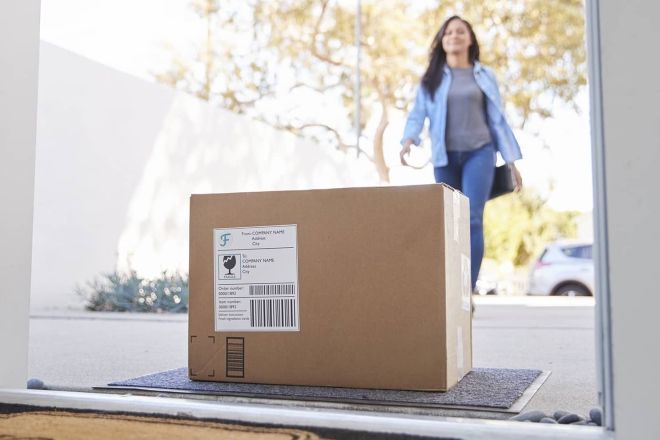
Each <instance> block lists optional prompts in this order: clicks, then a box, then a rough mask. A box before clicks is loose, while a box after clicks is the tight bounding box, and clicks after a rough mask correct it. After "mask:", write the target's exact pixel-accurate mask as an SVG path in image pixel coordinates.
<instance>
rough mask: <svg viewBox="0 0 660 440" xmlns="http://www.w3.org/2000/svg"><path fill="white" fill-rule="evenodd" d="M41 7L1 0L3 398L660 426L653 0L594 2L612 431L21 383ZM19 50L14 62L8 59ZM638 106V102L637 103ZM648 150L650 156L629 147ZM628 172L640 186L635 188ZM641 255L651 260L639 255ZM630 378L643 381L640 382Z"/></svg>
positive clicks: (451, 427)
mask: <svg viewBox="0 0 660 440" xmlns="http://www.w3.org/2000/svg"><path fill="white" fill-rule="evenodd" d="M619 8H621V9H619ZM39 11H40V1H39V0H22V1H12V0H0V67H4V68H3V69H0V96H2V98H3V99H0V142H2V144H0V167H1V170H2V173H0V203H1V204H2V206H3V209H4V208H5V207H7V206H10V207H11V208H12V211H11V213H12V215H9V216H8V215H5V216H2V219H1V220H0V240H1V241H2V243H3V245H4V246H3V248H4V250H5V252H4V253H3V254H0V279H2V280H3V281H4V282H5V286H3V287H7V286H8V284H7V283H9V286H11V288H3V290H2V292H1V295H2V299H3V301H2V307H0V330H1V332H0V348H1V349H2V352H3V362H0V388H2V389H0V402H3V403H13V404H28V405H46V406H59V407H63V408H90V409H113V410H124V411H134V412H140V411H142V412H152V413H163V414H176V413H179V412H181V411H183V412H187V413H190V414H193V415H197V416H200V417H201V416H207V417H208V416H214V417H219V418H227V419H233V420H252V421H262V422H267V421H269V420H292V421H293V420H299V421H300V422H301V423H303V424H307V426H316V425H320V426H334V427H345V428H351V427H353V428H356V427H362V428H364V427H365V426H364V423H368V424H370V425H372V426H376V428H374V429H376V430H388V429H389V430H392V431H393V432H403V431H406V432H409V433H419V434H422V433H427V434H428V433H429V432H434V433H438V432H440V431H438V429H440V430H442V432H443V434H446V435H450V434H455V435H461V436H463V437H464V438H466V439H467V438H483V437H482V436H485V435H487V436H488V437H489V438H526V436H527V437H529V436H530V435H531V434H532V433H533V435H534V437H535V438H555V437H556V436H557V435H560V436H561V438H594V439H595V438H612V432H613V431H612V430H614V433H615V434H616V437H617V438H622V439H625V438H653V437H652V436H655V435H656V434H657V433H658V432H660V420H659V418H657V417H655V416H654V415H655V413H657V412H658V411H659V410H660V403H658V402H659V400H658V399H657V398H656V395H657V394H653V393H644V390H647V389H649V388H650V389H652V390H653V391H654V392H655V391H659V390H658V389H657V388H658V385H657V384H656V383H657V382H658V381H657V380H655V381H654V379H653V377H654V376H653V375H651V376H650V377H648V379H649V380H648V381H644V376H641V375H637V374H636V373H637V372H638V371H639V370H643V372H645V373H648V372H649V371H652V368H650V367H647V364H645V362H647V363H648V358H649V356H651V363H652V364H651V367H652V366H653V364H654V365H656V366H657V365H658V362H657V361H658V350H657V348H655V347H656V346H657V342H655V338H654V337H652V338H651V339H649V340H648V341H646V343H643V342H642V341H644V338H643V336H644V334H640V326H639V324H638V323H639V322H642V323H643V325H644V329H646V331H647V333H645V334H651V335H657V334H658V333H660V332H659V331H658V330H660V319H657V318H656V319H653V318H655V314H657V311H658V310H660V303H659V301H658V299H657V298H658V296H660V295H658V294H657V293H656V294H655V297H652V295H650V294H647V293H646V291H645V288H646V287H648V286H650V285H652V284H651V282H652V281H653V280H652V276H653V271H652V270H648V269H649V267H648V264H646V260H648V259H651V257H654V256H655V253H654V251H655V250H656V249H658V248H659V247H660V245H659V244H658V239H657V233H656V234H655V236H653V234H649V231H653V232H655V229H654V228H653V226H654V225H655V223H656V222H657V221H658V220H657V219H658V218H660V212H658V209H659V208H658V206H657V205H660V203H657V200H659V199H660V198H659V197H658V196H657V195H656V198H655V199H653V198H646V199H645V200H646V201H647V202H648V203H646V204H644V203H642V204H639V205H636V204H635V203H633V202H635V201H636V200H635V199H634V197H635V194H636V193H635V191H636V190H638V191H639V190H641V189H643V188H649V190H648V191H650V192H652V193H654V194H656V193H657V191H658V188H659V187H660V185H657V184H655V182H656V180H657V179H656V178H655V177H654V176H653V175H650V174H649V173H648V171H649V166H650V165H649V163H655V165H656V166H657V165H660V147H658V139H657V138H654V135H657V133H656V131H657V128H658V127H659V126H660V121H655V120H650V119H649V118H653V117H655V115H656V114H657V113H658V112H657V111H655V110H656V108H657V103H658V102H660V90H659V89H658V87H657V86H656V84H658V81H657V79H656V81H655V82H654V81H652V80H651V79H653V76H651V75H655V76H657V74H655V72H657V71H660V65H659V61H658V60H657V58H655V59H654V56H655V52H654V49H655V47H653V44H654V43H653V42H656V41H660V38H658V31H657V29H658V28H657V26H653V25H650V24H653V22H652V21H651V20H652V19H653V18H654V17H657V16H660V10H659V6H658V5H657V4H656V3H655V2H653V1H650V0H648V1H644V0H631V1H629V2H626V4H625V12H624V9H623V6H622V4H621V3H619V2H617V1H616V0H606V1H603V2H598V1H597V0H587V4H586V12H587V22H588V33H587V38H588V42H589V45H588V53H589V63H590V71H589V77H590V97H591V111H592V118H591V128H592V132H591V134H592V151H593V175H594V213H595V215H594V218H595V221H594V228H595V230H594V236H595V238H596V250H597V251H596V260H595V264H596V268H597V274H598V275H597V277H598V278H597V291H598V301H597V304H598V305H597V308H596V313H597V326H596V341H597V343H596V345H597V351H598V353H597V366H596V367H597V368H596V370H597V372H598V374H599V384H600V390H599V391H600V395H601V402H602V404H603V407H604V413H605V422H606V426H607V428H608V429H609V431H606V430H588V429H577V428H572V429H570V427H569V428H567V429H563V428H562V431H557V430H556V429H557V427H543V426H530V425H531V424H522V423H515V422H495V421H479V420H469V421H466V420H459V419H452V418H441V419H433V420H429V419H428V418H423V417H409V416H391V415H378V414H375V415H373V417H372V416H369V415H365V414H360V413H355V412H345V413H341V412H339V413H338V412H337V411H306V410H304V409H297V410H293V409H287V408H267V407H264V406H261V405H260V406H252V407H251V406H249V405H223V404H217V403H214V404H213V405H210V404H208V403H203V402H198V401H194V400H186V399H167V398H156V397H153V398H152V397H140V398H138V397H132V398H127V397H122V396H108V395H96V394H88V393H69V392H56V391H27V390H24V389H23V388H24V387H25V380H26V377H27V350H28V340H29V339H28V327H29V307H28V306H29V291H30V267H31V247H32V243H31V240H32V238H31V233H26V231H28V230H30V231H31V225H32V203H33V202H32V201H33V193H34V150H35V140H36V91H37V78H38V77H37V63H38V54H39ZM647 17H649V18H647ZM601 43H602V44H601ZM17 49H19V50H17ZM8 59H9V60H11V62H7V60H8ZM635 59H636V60H637V61H638V62H637V63H635V62H634V60H635ZM17 72H20V74H17ZM631 73H632V75H631ZM640 79H641V80H640ZM640 109H641V111H643V113H642V114H641V115H640V114H638V113H637V111H639V110H640ZM653 122H655V124H654V123H653ZM8 140H9V141H11V142H8ZM625 141H630V143H629V144H626V142H625ZM645 142H646V143H645ZM649 146H651V147H653V148H649ZM639 157H642V158H644V159H646V161H647V162H645V161H644V160H642V161H639V160H637V161H632V160H628V159H630V158H639ZM612 164H616V165H617V167H613V166H612ZM622 167H623V168H622ZM630 182H632V183H634V185H633V186H631V187H627V186H626V185H627V184H628V183H630ZM654 184H655V186H653V185H654ZM651 188H655V189H651ZM648 191H647V193H648ZM654 191H655V192H654ZM627 192H629V194H627ZM647 195H648V194H647ZM653 200H655V201H656V202H654V201H653ZM654 205H656V206H654ZM7 250H10V251H11V252H7ZM635 253H637V254H635ZM639 258H642V259H643V260H644V261H642V262H640V261H638V259H639ZM640 265H641V266H642V267H641V269H640V267H639V266H640ZM656 270H657V269H656ZM627 286H632V288H631V290H627V289H626V287H627ZM650 293H653V292H650ZM615 306H616V307H615ZM652 344H655V345H652ZM654 382H655V383H654ZM630 388H636V389H639V388H642V390H641V391H639V392H630V391H629V389H630ZM277 417H280V419H277ZM282 417H284V419H282ZM370 417H372V418H370ZM367 419H369V420H367ZM374 423H375V424H376V425H373V424H374ZM533 425H536V424H533ZM655 438H660V436H658V437H655Z"/></svg>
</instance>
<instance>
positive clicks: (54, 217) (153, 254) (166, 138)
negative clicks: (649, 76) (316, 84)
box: [32, 43, 377, 309]
mask: <svg viewBox="0 0 660 440" xmlns="http://www.w3.org/2000/svg"><path fill="white" fill-rule="evenodd" d="M39 88H40V92H39V118H38V132H37V166H36V189H35V213H34V247H33V276H32V284H33V288H32V303H33V309H48V308H70V307H73V308H76V307H80V304H81V303H80V300H79V299H78V298H77V296H76V295H74V293H73V291H74V288H75V286H76V284H80V285H82V284H84V283H85V282H86V281H88V280H91V279H92V278H94V277H95V276H98V275H100V274H101V273H102V272H110V271H113V270H115V268H117V267H118V268H119V269H126V268H127V267H128V266H129V264H130V266H131V267H133V268H135V269H136V270H138V271H140V272H141V273H143V274H145V275H155V274H158V273H159V272H160V271H162V270H180V271H183V272H187V265H188V198H189V195H190V194H191V193H207V192H236V191H260V190H273V189H304V188H319V187H333V186H355V185H370V184H376V183H377V180H376V176H375V174H374V173H373V171H372V168H371V165H370V164H368V163H366V161H359V162H357V161H355V159H354V157H352V156H351V157H349V156H346V155H344V154H342V153H339V152H335V151H332V150H329V149H326V148H322V147H319V146H318V145H315V144H314V143H313V142H311V141H305V140H301V139H299V138H297V137H295V136H293V135H291V134H290V133H287V132H282V131H279V130H275V129H273V128H272V127H269V126H267V125H265V124H261V123H258V122H255V121H253V120H251V119H248V118H246V117H242V116H238V115H235V114H233V113H231V112H228V111H225V110H222V109H218V108H215V107H212V106H209V105H208V104H206V103H205V102H202V101H200V100H198V99H196V98H194V97H191V96H188V95H186V94H183V93H177V92H174V91H173V90H171V89H169V88H167V87H165V86H161V85H157V84H152V83H148V82H145V81H143V80H140V79H137V78H134V77H132V76H130V75H127V74H123V73H120V72H117V71H115V70H113V69H110V68H108V67H106V66H103V65H100V64H98V63H95V62H92V61H90V60H87V59H85V58H82V57H80V56H78V55H75V54H72V53H70V52H68V51H65V50H63V49H61V48H58V47H56V46H53V45H51V44H48V43H42V44H41V69H40V75H39Z"/></svg>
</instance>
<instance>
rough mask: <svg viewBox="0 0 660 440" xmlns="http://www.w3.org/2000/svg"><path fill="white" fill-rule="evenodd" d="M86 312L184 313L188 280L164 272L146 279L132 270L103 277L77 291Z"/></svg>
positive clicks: (186, 308) (184, 277)
mask: <svg viewBox="0 0 660 440" xmlns="http://www.w3.org/2000/svg"><path fill="white" fill-rule="evenodd" d="M76 292H77V294H78V295H79V296H81V297H82V298H83V300H84V301H85V309H86V310H91V311H96V312H145V313H185V312H187V311H188V277H187V276H182V275H180V274H178V273H176V274H174V275H168V274H167V273H166V272H163V273H162V274H161V276H160V277H159V278H155V279H145V278H141V277H139V276H138V275H137V273H136V272H135V271H133V270H132V271H130V272H128V273H118V272H114V273H110V274H104V275H102V276H101V277H99V278H96V279H94V280H93V281H91V282H89V283H87V286H86V287H78V288H76Z"/></svg>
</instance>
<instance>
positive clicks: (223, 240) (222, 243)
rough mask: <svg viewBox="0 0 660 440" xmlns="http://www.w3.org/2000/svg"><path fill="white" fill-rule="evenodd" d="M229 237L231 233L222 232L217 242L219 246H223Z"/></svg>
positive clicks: (227, 242)
mask: <svg viewBox="0 0 660 440" xmlns="http://www.w3.org/2000/svg"><path fill="white" fill-rule="evenodd" d="M230 238H231V233H230V232H227V233H226V234H222V235H221V236H220V242H219V243H218V244H219V245H220V247H225V246H227V245H228V244H229V239H230Z"/></svg>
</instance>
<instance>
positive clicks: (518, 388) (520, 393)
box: [94, 368, 550, 412]
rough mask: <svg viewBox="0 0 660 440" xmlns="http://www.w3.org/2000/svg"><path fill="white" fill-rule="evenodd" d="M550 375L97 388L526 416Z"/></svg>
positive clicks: (142, 380) (138, 383)
mask: <svg viewBox="0 0 660 440" xmlns="http://www.w3.org/2000/svg"><path fill="white" fill-rule="evenodd" d="M549 375H550V372H547V371H541V370H526V369H508V368H475V369H473V370H472V371H470V372H469V373H468V374H467V375H466V376H465V377H464V378H463V379H462V380H461V381H460V382H459V383H458V384H457V385H456V386H455V387H453V388H452V389H451V390H449V391H447V392H436V391H401V390H374V389H361V388H334V387H318V386H298V385H263V384H248V383H235V382H200V381H192V380H190V379H189V378H188V370H187V369H186V368H178V369H175V370H168V371H163V372H159V373H155V374H149V375H146V376H141V377H137V378H134V379H128V380H124V381H119V382H112V383H110V384H108V386H107V387H94V388H95V389H125V390H143V391H160V392H163V391H165V392H173V393H193V394H211V395H222V396H240V397H251V398H269V399H290V400H312V401H326V402H339V403H366V404H377V405H398V406H415V407H431V408H452V409H472V410H485V411H498V412H520V411H521V410H522V408H524V406H525V405H526V404H527V403H528V402H529V400H530V399H531V398H532V396H533V395H534V394H535V393H536V392H537V391H538V389H539V388H540V387H541V385H542V384H543V382H545V380H546V379H547V378H548V376H549Z"/></svg>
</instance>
